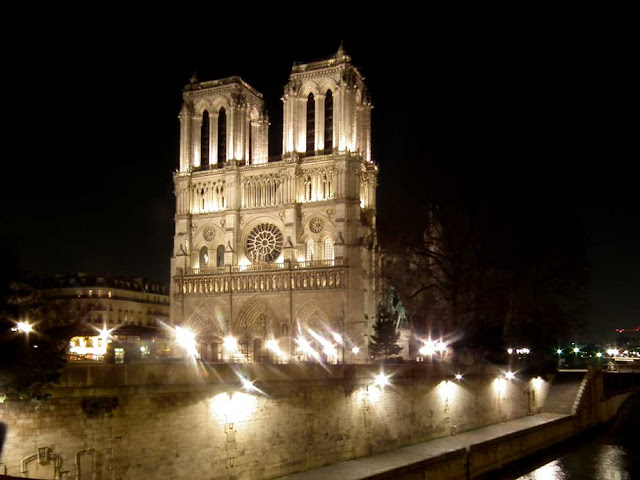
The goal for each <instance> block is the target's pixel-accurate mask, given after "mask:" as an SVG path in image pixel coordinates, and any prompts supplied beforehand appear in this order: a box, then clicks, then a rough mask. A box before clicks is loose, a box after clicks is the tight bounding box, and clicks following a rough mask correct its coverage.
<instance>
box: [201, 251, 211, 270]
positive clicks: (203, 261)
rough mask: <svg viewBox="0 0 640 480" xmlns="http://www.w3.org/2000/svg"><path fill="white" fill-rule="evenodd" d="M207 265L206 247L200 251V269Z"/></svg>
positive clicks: (207, 252) (207, 254) (207, 253)
mask: <svg viewBox="0 0 640 480" xmlns="http://www.w3.org/2000/svg"><path fill="white" fill-rule="evenodd" d="M208 264H209V250H208V249H207V247H202V248H201V249H200V268H204V267H206V266H207V265H208Z"/></svg>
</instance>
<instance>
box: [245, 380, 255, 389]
mask: <svg viewBox="0 0 640 480" xmlns="http://www.w3.org/2000/svg"><path fill="white" fill-rule="evenodd" d="M242 388H244V389H245V390H254V389H255V388H256V387H254V386H253V382H252V381H251V380H247V379H246V378H243V379H242Z"/></svg>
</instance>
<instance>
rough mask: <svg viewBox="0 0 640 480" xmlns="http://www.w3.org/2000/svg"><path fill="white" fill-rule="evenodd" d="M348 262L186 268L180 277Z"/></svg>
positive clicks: (302, 267)
mask: <svg viewBox="0 0 640 480" xmlns="http://www.w3.org/2000/svg"><path fill="white" fill-rule="evenodd" d="M344 266H346V262H345V261H344V259H343V258H336V259H335V260H310V261H304V262H286V261H285V262H283V263H264V264H256V265H227V266H225V267H202V268H186V269H185V270H184V271H182V270H179V271H178V272H177V273H178V275H180V276H181V275H186V276H189V275H224V274H229V273H242V272H266V271H268V272H270V271H279V270H300V269H305V268H323V267H344Z"/></svg>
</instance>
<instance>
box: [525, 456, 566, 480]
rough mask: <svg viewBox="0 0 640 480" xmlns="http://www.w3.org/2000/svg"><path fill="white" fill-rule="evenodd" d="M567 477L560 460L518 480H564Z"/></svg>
mask: <svg viewBox="0 0 640 480" xmlns="http://www.w3.org/2000/svg"><path fill="white" fill-rule="evenodd" d="M565 478H566V475H565V473H564V470H563V469H562V465H561V464H560V462H559V461H558V460H554V461H553V462H549V463H547V464H546V465H543V466H541V467H540V468H538V469H537V470H534V471H533V472H531V473H527V474H526V475H525V476H523V477H520V478H519V479H518V480H564V479H565Z"/></svg>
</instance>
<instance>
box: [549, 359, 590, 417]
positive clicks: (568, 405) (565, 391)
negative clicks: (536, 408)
mask: <svg viewBox="0 0 640 480" xmlns="http://www.w3.org/2000/svg"><path fill="white" fill-rule="evenodd" d="M586 375H587V372H586V371H582V370H580V371H559V372H558V373H557V374H556V377H555V379H554V380H553V383H552V384H551V388H550V389H549V393H548V395H547V399H546V400H545V402H544V405H543V407H542V411H543V412H547V413H559V414H564V415H571V414H573V413H575V411H574V410H575V407H576V406H577V402H578V400H579V397H580V394H581V393H582V390H583V389H584V385H583V383H584V380H585V379H586Z"/></svg>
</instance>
